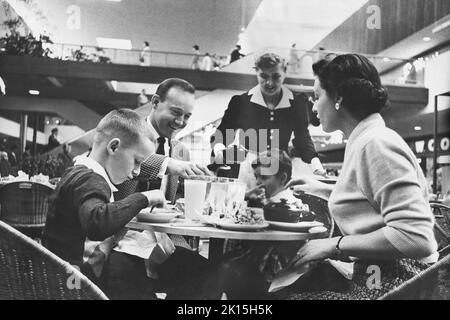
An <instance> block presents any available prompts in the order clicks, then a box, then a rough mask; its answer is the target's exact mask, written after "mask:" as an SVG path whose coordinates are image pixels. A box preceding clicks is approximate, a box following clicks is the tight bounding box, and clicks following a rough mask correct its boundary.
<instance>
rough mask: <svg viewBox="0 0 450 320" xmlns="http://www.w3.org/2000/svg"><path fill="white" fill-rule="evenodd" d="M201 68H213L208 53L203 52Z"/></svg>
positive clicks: (207, 69)
mask: <svg viewBox="0 0 450 320" xmlns="http://www.w3.org/2000/svg"><path fill="white" fill-rule="evenodd" d="M202 70H204V71H212V70H213V60H212V58H211V56H210V55H209V53H208V52H207V53H205V56H204V57H203V61H202Z"/></svg>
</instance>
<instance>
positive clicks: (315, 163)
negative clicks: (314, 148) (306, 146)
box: [311, 157, 325, 172]
mask: <svg viewBox="0 0 450 320" xmlns="http://www.w3.org/2000/svg"><path fill="white" fill-rule="evenodd" d="M311 169H312V171H313V172H316V171H319V172H323V171H325V170H324V168H323V166H322V163H321V162H320V160H319V158H317V157H315V158H312V159H311Z"/></svg>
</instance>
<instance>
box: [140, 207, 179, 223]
mask: <svg viewBox="0 0 450 320" xmlns="http://www.w3.org/2000/svg"><path fill="white" fill-rule="evenodd" d="M179 214H180V213H179V212H176V211H174V210H173V209H170V208H169V209H166V208H154V209H153V210H151V208H145V209H143V210H141V212H139V213H138V214H137V216H136V219H137V220H138V221H141V222H152V223H169V222H170V221H171V220H172V219H174V218H176V217H177V216H178V215H179Z"/></svg>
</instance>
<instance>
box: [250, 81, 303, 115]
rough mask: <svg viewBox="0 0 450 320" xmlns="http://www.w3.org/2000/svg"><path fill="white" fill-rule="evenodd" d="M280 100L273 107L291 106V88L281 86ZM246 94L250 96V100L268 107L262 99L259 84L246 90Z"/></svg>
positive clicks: (292, 96) (292, 97) (292, 95)
mask: <svg viewBox="0 0 450 320" xmlns="http://www.w3.org/2000/svg"><path fill="white" fill-rule="evenodd" d="M281 92H282V95H281V100H280V102H279V103H278V104H277V105H276V107H275V109H283V108H290V107H291V101H290V100H294V94H293V93H292V91H291V90H289V89H288V88H286V87H285V86H281ZM248 95H249V96H252V97H251V98H250V102H253V103H256V104H259V105H260V106H263V107H266V108H268V106H267V104H266V102H265V101H264V98H263V95H262V92H261V86H260V85H259V84H258V85H257V86H256V87H253V88H252V89H250V90H249V91H248Z"/></svg>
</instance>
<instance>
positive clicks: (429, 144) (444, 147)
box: [409, 137, 450, 155]
mask: <svg viewBox="0 0 450 320" xmlns="http://www.w3.org/2000/svg"><path fill="white" fill-rule="evenodd" d="M409 145H410V147H411V149H412V150H414V152H415V153H416V154H418V155H420V154H424V153H433V152H434V147H435V144H434V139H433V138H429V139H423V140H418V141H413V142H410V143H409ZM437 148H438V149H437V151H438V153H445V154H446V153H450V138H449V137H442V138H439V139H438V144H437Z"/></svg>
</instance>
